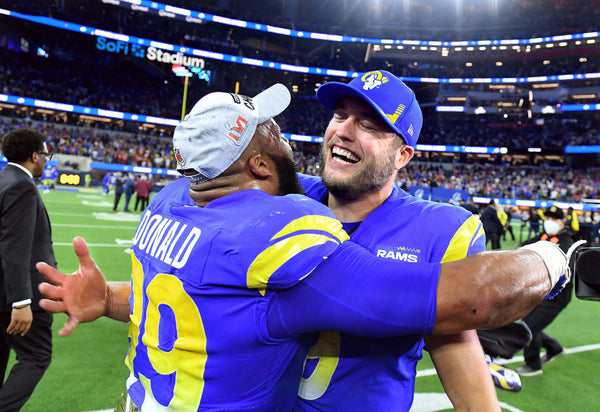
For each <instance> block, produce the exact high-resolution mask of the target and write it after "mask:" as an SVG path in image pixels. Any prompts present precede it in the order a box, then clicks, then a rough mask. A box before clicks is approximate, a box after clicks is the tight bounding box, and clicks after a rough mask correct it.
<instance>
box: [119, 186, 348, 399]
mask: <svg viewBox="0 0 600 412" xmlns="http://www.w3.org/2000/svg"><path fill="white" fill-rule="evenodd" d="M346 239H348V235H347V234H346V232H344V231H343V230H342V228H341V224H340V223H339V221H337V220H336V219H335V218H333V216H332V215H331V212H330V211H329V210H328V209H327V208H326V207H325V206H323V205H321V204H319V203H317V202H314V201H312V200H310V199H308V198H306V197H304V196H299V195H288V196H270V195H268V194H267V193H265V192H263V191H260V190H244V191H240V192H236V193H233V194H230V195H227V196H224V197H222V198H220V199H217V200H214V201H213V202H211V203H209V204H208V205H207V206H205V207H198V206H196V205H194V204H193V202H192V200H191V199H190V197H189V182H188V180H187V179H180V180H176V181H175V182H173V183H171V184H169V185H167V186H166V187H165V188H164V189H162V190H161V191H160V192H159V193H158V194H157V195H156V196H155V197H154V199H153V200H152V202H151V203H150V205H149V206H148V208H147V209H146V211H145V212H144V214H143V215H142V217H141V219H140V223H139V225H138V228H137V230H136V233H135V237H134V244H133V246H132V248H131V258H132V280H131V287H132V294H131V298H130V306H131V313H130V319H131V323H130V327H129V339H130V348H129V352H128V354H127V358H126V361H125V362H126V364H127V366H128V368H129V369H130V371H131V375H130V377H129V379H128V385H127V386H128V391H129V394H130V395H131V397H132V399H133V400H134V402H135V404H136V405H137V406H138V407H140V408H142V407H148V408H149V409H150V410H162V409H161V408H166V407H168V408H170V410H179V411H197V410H204V409H211V408H215V409H219V410H273V411H279V410H287V411H289V410H291V409H292V407H293V404H294V402H295V398H296V394H297V390H298V381H299V376H300V375H301V371H302V363H303V361H304V358H305V356H306V353H307V351H308V348H309V347H310V335H296V336H291V337H289V338H285V339H284V338H281V339H273V338H272V337H271V336H270V335H269V332H268V330H267V327H266V324H265V313H266V311H267V310H268V307H269V304H270V299H271V297H272V296H273V295H274V294H275V293H276V291H278V290H283V289H287V288H290V287H291V286H294V285H296V284H298V283H299V282H302V279H303V278H304V277H305V276H307V275H309V274H310V273H311V271H312V270H313V269H314V268H315V267H316V266H317V265H318V264H319V263H321V262H323V261H324V260H325V259H327V257H328V256H329V255H330V254H331V253H332V252H333V251H335V250H336V249H337V248H338V247H339V245H340V244H341V243H342V242H343V241H344V240H346ZM307 338H308V339H307Z"/></svg>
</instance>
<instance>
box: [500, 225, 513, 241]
mask: <svg viewBox="0 0 600 412" xmlns="http://www.w3.org/2000/svg"><path fill="white" fill-rule="evenodd" d="M506 233H510V236H511V237H512V240H515V233H514V232H513V228H512V226H511V225H508V226H506V230H505V231H504V234H503V235H502V240H506Z"/></svg>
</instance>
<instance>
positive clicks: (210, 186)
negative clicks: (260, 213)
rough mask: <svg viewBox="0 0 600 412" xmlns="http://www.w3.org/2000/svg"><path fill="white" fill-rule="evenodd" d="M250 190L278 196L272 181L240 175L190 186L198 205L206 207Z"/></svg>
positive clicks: (218, 178) (192, 195)
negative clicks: (220, 199) (231, 195)
mask: <svg viewBox="0 0 600 412" xmlns="http://www.w3.org/2000/svg"><path fill="white" fill-rule="evenodd" d="M248 189H258V190H263V191H265V192H267V193H269V194H272V195H275V194H276V191H275V189H274V184H273V183H272V182H271V181H257V180H252V179H246V178H243V177H242V178H240V176H239V175H230V176H219V177H217V178H215V179H212V180H209V181H207V182H204V183H199V184H190V191H189V194H190V197H191V198H192V200H193V201H194V203H195V204H196V205H198V206H206V205H207V204H209V203H210V202H212V201H213V200H216V199H219V198H221V197H223V196H227V195H229V194H231V193H235V192H239V191H240V190H248Z"/></svg>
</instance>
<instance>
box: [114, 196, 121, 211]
mask: <svg viewBox="0 0 600 412" xmlns="http://www.w3.org/2000/svg"><path fill="white" fill-rule="evenodd" d="M121 196H123V192H121V193H117V192H115V206H114V207H113V212H116V211H117V206H119V201H120V200H121Z"/></svg>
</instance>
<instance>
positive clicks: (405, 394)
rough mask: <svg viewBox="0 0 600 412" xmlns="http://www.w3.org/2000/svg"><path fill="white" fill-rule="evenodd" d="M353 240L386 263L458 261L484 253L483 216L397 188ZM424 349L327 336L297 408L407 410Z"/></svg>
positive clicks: (314, 190)
mask: <svg viewBox="0 0 600 412" xmlns="http://www.w3.org/2000/svg"><path fill="white" fill-rule="evenodd" d="M300 178H301V182H302V185H303V186H304V188H305V190H306V192H307V195H308V196H310V197H312V198H314V199H315V200H318V201H323V200H324V199H325V197H326V196H327V190H326V188H325V187H324V185H323V184H322V182H321V180H320V178H315V177H309V176H303V175H300ZM350 239H351V240H352V241H353V242H356V243H358V244H360V245H361V246H363V247H365V248H366V249H368V250H370V251H371V252H372V253H373V254H374V255H375V256H376V257H377V258H379V259H383V260H395V261H403V262H406V263H410V264H414V265H417V264H419V263H423V262H440V263H442V262H449V261H455V260H458V259H462V258H464V257H466V256H468V255H471V254H473V253H477V252H480V251H483V250H485V236H484V232H483V228H482V226H481V223H480V221H479V218H478V216H475V215H472V214H471V213H470V212H468V211H466V210H465V209H463V208H460V207H457V206H453V205H449V204H444V203H435V202H429V201H425V200H421V199H417V198H415V197H413V196H411V195H410V194H407V193H405V192H403V191H401V190H399V189H397V188H395V189H394V191H393V192H392V194H391V196H390V197H389V198H388V199H387V200H386V201H385V202H384V203H383V204H382V205H381V206H379V207H378V208H377V209H375V210H374V211H373V212H372V213H371V214H369V216H367V218H366V219H365V220H364V221H363V222H361V223H360V225H358V227H357V228H356V230H355V231H354V232H353V233H352V235H351V236H350ZM410 287H411V286H410V285H407V288H410ZM423 299H431V297H430V296H423ZM423 347H424V343H423V339H422V336H421V335H410V336H403V337H398V338H386V339H369V338H362V337H357V336H350V335H345V334H340V333H337V332H321V333H320V335H319V338H318V340H317V342H316V344H314V345H313V347H312V348H311V350H310V352H309V355H308V356H307V359H306V362H305V367H304V371H303V378H302V381H301V384H300V389H299V392H298V402H297V404H296V406H295V410H309V411H314V410H319V411H333V410H336V411H337V410H339V411H348V412H351V411H357V412H358V411H361V412H362V411H408V410H409V409H410V406H411V404H412V400H413V394H414V383H415V382H414V381H415V375H416V364H417V362H418V361H419V360H420V359H421V358H422V349H423Z"/></svg>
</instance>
